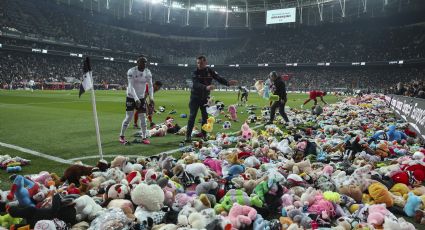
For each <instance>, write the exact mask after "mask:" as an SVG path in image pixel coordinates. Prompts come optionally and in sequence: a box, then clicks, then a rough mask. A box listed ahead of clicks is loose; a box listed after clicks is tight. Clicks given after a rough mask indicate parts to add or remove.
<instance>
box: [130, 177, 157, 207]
mask: <svg viewBox="0 0 425 230" xmlns="http://www.w3.org/2000/svg"><path fill="white" fill-rule="evenodd" d="M131 200H132V201H133V203H134V204H136V205H139V206H142V207H143V208H145V209H146V210H147V211H152V212H153V211H159V210H161V208H162V205H163V203H164V192H163V191H162V189H161V187H159V186H158V185H156V184H151V185H147V184H145V183H140V184H138V185H137V186H136V187H135V188H134V189H133V190H132V191H131Z"/></svg>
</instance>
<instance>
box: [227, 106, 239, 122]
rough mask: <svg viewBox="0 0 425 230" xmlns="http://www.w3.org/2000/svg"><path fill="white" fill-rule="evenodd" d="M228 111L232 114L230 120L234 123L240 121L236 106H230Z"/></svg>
mask: <svg viewBox="0 0 425 230" xmlns="http://www.w3.org/2000/svg"><path fill="white" fill-rule="evenodd" d="M227 110H228V112H229V113H230V118H231V119H232V121H237V120H238V113H237V110H236V106H235V105H230V106H229V108H228V109H227Z"/></svg>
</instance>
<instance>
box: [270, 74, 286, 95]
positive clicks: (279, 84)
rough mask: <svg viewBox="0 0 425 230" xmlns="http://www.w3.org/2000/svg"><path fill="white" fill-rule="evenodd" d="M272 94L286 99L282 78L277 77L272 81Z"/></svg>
mask: <svg viewBox="0 0 425 230" xmlns="http://www.w3.org/2000/svg"><path fill="white" fill-rule="evenodd" d="M273 84H274V87H275V91H274V94H275V95H278V96H279V99H286V86H285V82H283V80H282V78H280V77H278V78H277V79H276V80H275V81H274V82H273Z"/></svg>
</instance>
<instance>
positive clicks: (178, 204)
mask: <svg viewBox="0 0 425 230" xmlns="http://www.w3.org/2000/svg"><path fill="white" fill-rule="evenodd" d="M194 200H195V198H194V197H191V196H189V195H187V194H186V193H177V195H176V197H175V198H174V203H173V209H174V210H176V211H180V210H181V209H182V208H183V207H184V206H185V205H187V204H190V205H192V204H193V201H194Z"/></svg>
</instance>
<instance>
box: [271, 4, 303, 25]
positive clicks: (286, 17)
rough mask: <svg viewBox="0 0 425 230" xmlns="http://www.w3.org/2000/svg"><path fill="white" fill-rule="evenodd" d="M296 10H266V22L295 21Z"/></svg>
mask: <svg viewBox="0 0 425 230" xmlns="http://www.w3.org/2000/svg"><path fill="white" fill-rule="evenodd" d="M296 12H297V11H296V8H286V9H278V10H268V11H267V14H266V24H267V25H269V24H279V23H290V22H295V19H296V17H295V16H296Z"/></svg>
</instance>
